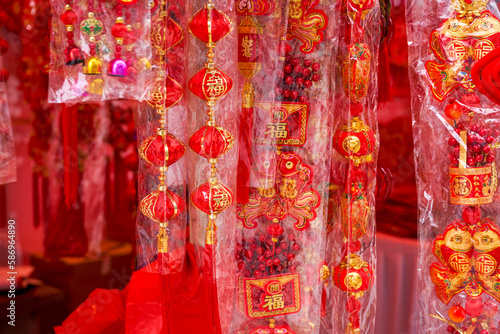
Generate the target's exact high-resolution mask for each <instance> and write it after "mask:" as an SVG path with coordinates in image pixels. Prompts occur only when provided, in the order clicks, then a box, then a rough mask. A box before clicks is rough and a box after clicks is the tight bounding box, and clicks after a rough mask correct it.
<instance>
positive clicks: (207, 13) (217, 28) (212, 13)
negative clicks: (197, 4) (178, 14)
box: [188, 3, 233, 43]
mask: <svg viewBox="0 0 500 334" xmlns="http://www.w3.org/2000/svg"><path fill="white" fill-rule="evenodd" d="M210 6H211V8H209V7H210ZM213 7H214V5H213V4H211V3H209V4H207V5H205V8H203V9H200V10H199V11H198V12H197V13H196V14H194V16H193V17H192V18H191V19H190V20H189V23H188V27H189V31H190V32H191V33H192V34H193V35H194V36H196V37H197V38H198V39H200V40H201V41H203V42H204V43H217V42H218V41H220V40H221V39H223V38H224V37H226V36H227V34H229V32H231V30H232V28H233V21H231V19H230V18H229V17H228V16H227V15H226V14H224V13H223V12H221V11H218V10H217V9H215V8H213ZM209 23H210V26H209Z"/></svg>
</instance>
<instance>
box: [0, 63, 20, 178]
mask: <svg viewBox="0 0 500 334" xmlns="http://www.w3.org/2000/svg"><path fill="white" fill-rule="evenodd" d="M3 68H4V67H3V60H2V57H1V56H0V69H3ZM16 168H17V167H16V152H15V149H14V137H13V134H12V124H11V120H10V112H9V101H8V99H7V87H6V85H5V81H4V80H1V79H0V184H5V183H9V182H14V181H16V177H17V169H16Z"/></svg>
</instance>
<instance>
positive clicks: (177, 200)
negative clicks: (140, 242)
mask: <svg viewBox="0 0 500 334" xmlns="http://www.w3.org/2000/svg"><path fill="white" fill-rule="evenodd" d="M185 208H186V204H185V203H184V200H183V199H182V198H181V197H180V196H178V195H177V194H176V193H174V192H172V191H170V190H168V189H166V190H165V191H160V190H155V191H153V192H152V193H150V194H149V195H147V196H146V197H144V198H143V199H142V201H141V203H140V204H139V209H140V210H141V212H142V213H143V214H144V215H145V216H146V217H148V218H149V219H151V220H153V221H155V222H157V223H166V222H168V221H169V220H171V219H173V218H175V217H177V216H178V215H180V214H181V213H182V212H183V211H184V209H185Z"/></svg>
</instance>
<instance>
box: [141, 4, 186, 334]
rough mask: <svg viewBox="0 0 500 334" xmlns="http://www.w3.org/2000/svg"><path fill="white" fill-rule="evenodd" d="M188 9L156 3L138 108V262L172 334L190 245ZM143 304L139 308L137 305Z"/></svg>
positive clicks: (161, 322) (165, 328)
mask: <svg viewBox="0 0 500 334" xmlns="http://www.w3.org/2000/svg"><path fill="white" fill-rule="evenodd" d="M185 10H186V8H185V7H184V6H183V5H182V4H181V3H178V4H175V5H174V4H169V3H167V2H166V1H158V2H156V3H155V5H154V6H153V7H152V13H151V15H152V26H151V37H152V46H153V50H154V57H153V59H152V64H151V65H152V71H153V78H152V81H151V82H150V83H149V84H150V90H151V91H150V98H149V99H148V101H147V102H144V103H142V104H140V106H139V110H138V122H137V124H138V136H137V140H138V146H139V154H140V157H141V159H140V164H139V178H138V183H139V193H138V196H139V200H140V203H139V209H140V211H141V214H139V215H138V218H137V236H138V238H137V241H138V242H137V253H138V265H139V266H140V267H144V271H147V272H149V273H150V274H151V276H153V277H154V276H155V277H156V279H157V281H156V282H157V285H158V288H159V291H160V296H159V297H160V299H159V300H160V301H161V303H160V305H159V306H160V310H159V311H160V312H159V315H160V316H161V317H160V318H156V320H157V321H158V324H159V325H160V326H161V330H162V332H165V333H174V327H173V326H174V324H173V323H174V319H173V315H172V314H173V303H174V300H173V299H172V289H173V288H174V282H173V279H174V275H175V274H178V273H180V272H181V271H182V269H183V264H184V251H185V246H186V237H187V233H186V223H187V215H188V213H187V210H185V208H186V204H185V203H186V201H187V200H186V194H187V188H186V187H187V173H186V169H187V161H186V159H185V158H183V156H184V154H185V152H186V146H185V144H184V143H185V142H186V141H187V135H188V133H187V127H185V126H180V125H183V124H186V123H187V108H186V101H185V93H184V87H185V86H186V81H187V80H186V77H185V75H184V71H185V60H186V56H185V52H184V50H185V34H186V30H185V28H184V27H186V24H187V22H186V21H187V17H186V15H185V14H184V11H185ZM139 307H140V306H139Z"/></svg>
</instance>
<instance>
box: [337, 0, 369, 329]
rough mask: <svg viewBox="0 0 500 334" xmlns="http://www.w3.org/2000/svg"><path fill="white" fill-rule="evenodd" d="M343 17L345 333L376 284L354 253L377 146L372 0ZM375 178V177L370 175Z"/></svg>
mask: <svg viewBox="0 0 500 334" xmlns="http://www.w3.org/2000/svg"><path fill="white" fill-rule="evenodd" d="M343 4H344V8H343V10H344V13H345V15H348V17H349V20H350V21H349V22H350V24H349V27H348V34H349V42H350V44H349V49H348V55H347V57H346V58H347V59H346V60H345V62H344V64H343V83H344V91H345V94H346V95H347V96H348V98H349V100H350V105H349V110H350V113H351V115H352V118H351V120H350V121H349V124H346V125H345V126H343V127H342V128H341V129H339V130H338V131H337V132H336V133H335V136H334V139H333V146H334V147H335V149H336V150H337V152H338V153H340V154H341V155H342V156H344V157H346V158H348V159H349V168H348V174H347V178H346V183H345V186H344V187H345V188H344V193H343V195H342V198H341V219H342V230H343V234H344V240H345V245H344V249H343V257H344V258H343V260H342V261H341V262H340V263H339V264H338V265H337V266H336V267H335V268H334V273H333V279H334V283H335V285H336V286H337V287H338V288H339V289H341V290H342V291H345V292H346V293H347V294H348V301H347V303H346V308H347V311H348V312H349V317H348V320H349V322H348V326H347V327H346V333H347V334H359V333H361V319H360V312H361V307H362V304H361V302H360V301H359V299H361V298H362V297H363V295H364V293H365V292H366V291H368V290H370V289H371V287H372V286H373V284H374V281H375V276H374V275H375V274H374V271H373V268H372V267H371V266H370V264H369V263H367V262H366V261H364V260H363V258H362V257H361V255H358V252H359V251H360V249H361V241H360V239H361V238H362V237H363V236H365V235H366V234H367V232H368V222H369V216H370V212H371V211H372V208H373V205H374V203H370V202H369V201H368V199H367V191H368V182H369V178H368V171H370V170H372V171H373V164H372V153H373V152H374V151H375V148H376V144H377V143H376V139H375V133H374V131H373V130H372V129H371V128H370V127H369V126H367V125H365V123H364V121H363V120H362V115H363V114H364V113H368V112H370V111H369V109H368V108H369V106H368V103H367V102H366V95H367V93H368V88H369V86H370V84H369V82H370V81H369V80H370V76H371V72H370V71H371V69H370V66H371V65H370V63H371V58H372V51H371V50H370V47H369V46H368V45H367V44H365V43H363V39H364V27H363V26H364V21H365V17H366V15H367V14H368V13H369V12H370V11H371V10H372V9H373V7H374V2H373V1H370V0H368V1H362V2H358V1H353V0H347V1H346V2H343ZM371 174H372V175H373V173H371Z"/></svg>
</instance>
